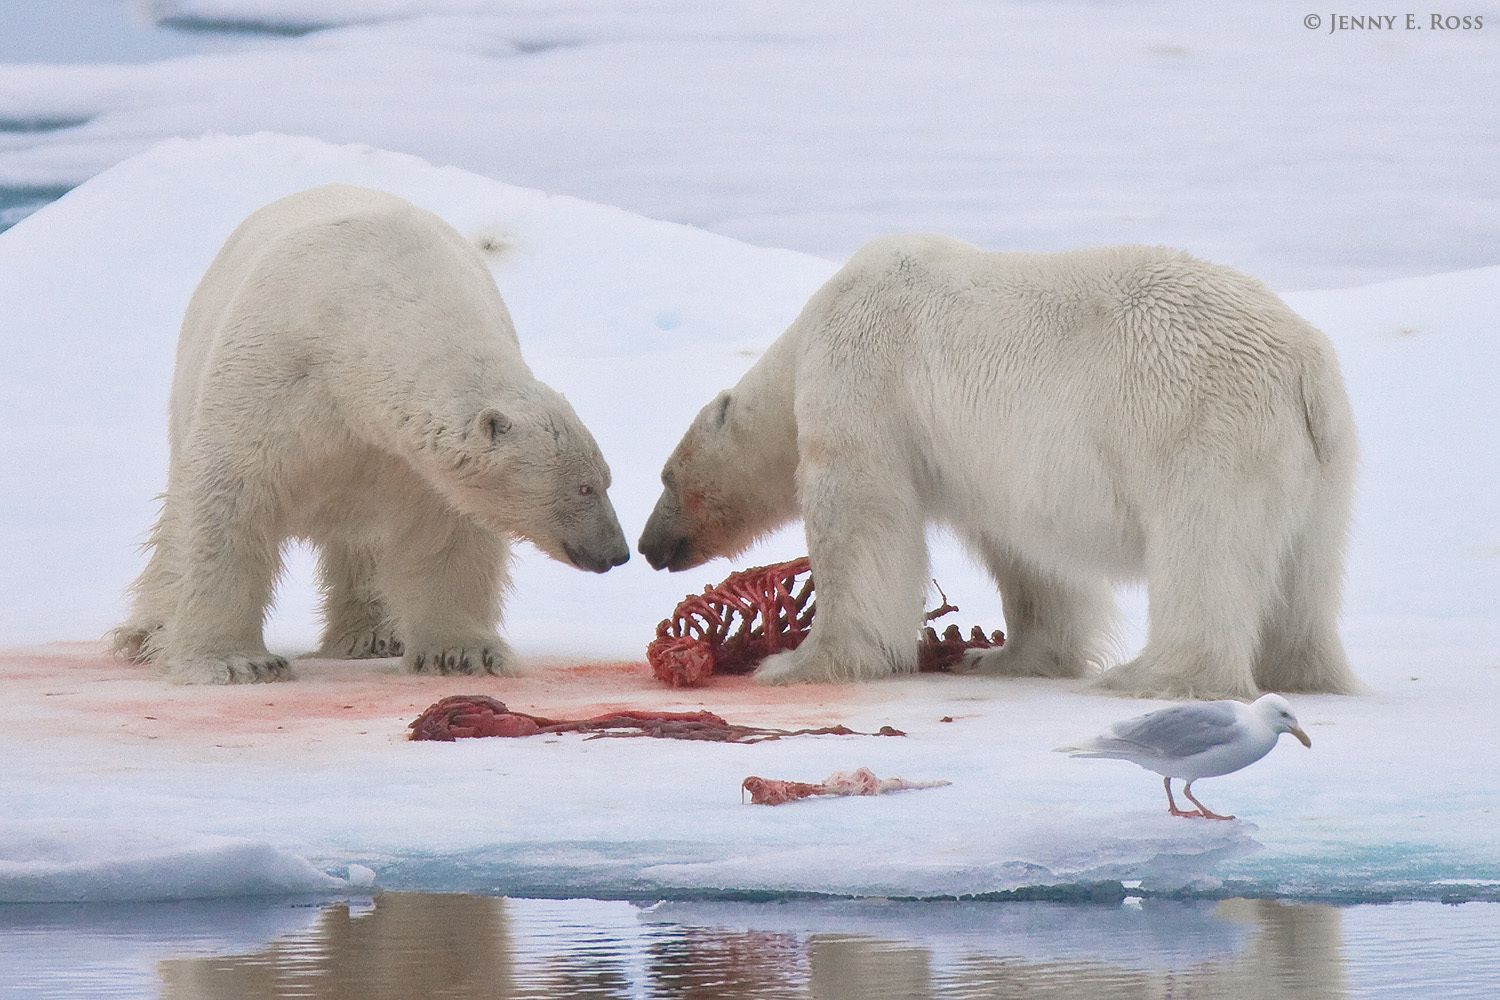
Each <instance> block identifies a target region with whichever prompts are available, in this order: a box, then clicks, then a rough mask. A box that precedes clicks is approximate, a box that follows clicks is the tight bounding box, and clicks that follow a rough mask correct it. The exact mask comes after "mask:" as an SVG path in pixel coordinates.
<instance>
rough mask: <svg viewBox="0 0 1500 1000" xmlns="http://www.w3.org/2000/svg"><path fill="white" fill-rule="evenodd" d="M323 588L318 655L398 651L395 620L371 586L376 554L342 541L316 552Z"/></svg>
mask: <svg viewBox="0 0 1500 1000" xmlns="http://www.w3.org/2000/svg"><path fill="white" fill-rule="evenodd" d="M318 580H319V583H320V585H321V587H322V589H323V640H322V643H321V644H320V646H319V649H318V655H319V656H323V657H328V658H330V659H366V658H370V657H380V656H400V655H401V654H402V652H403V647H402V644H401V640H400V639H398V638H397V637H396V623H395V620H394V618H393V617H392V616H391V613H390V610H389V609H388V608H387V607H386V605H385V601H384V600H382V599H381V597H380V594H379V592H378V591H377V590H376V587H375V554H374V553H373V552H372V551H370V550H369V549H367V548H365V547H363V546H358V545H350V544H347V543H343V542H337V541H335V542H328V543H325V544H324V545H322V546H320V548H319V553H318Z"/></svg>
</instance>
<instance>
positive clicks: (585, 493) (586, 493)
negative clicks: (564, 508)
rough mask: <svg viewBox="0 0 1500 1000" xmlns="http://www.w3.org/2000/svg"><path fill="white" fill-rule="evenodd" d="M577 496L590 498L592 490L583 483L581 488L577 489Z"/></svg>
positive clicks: (592, 493)
mask: <svg viewBox="0 0 1500 1000" xmlns="http://www.w3.org/2000/svg"><path fill="white" fill-rule="evenodd" d="M578 495H579V496H581V497H591V496H593V495H594V488H593V487H592V486H590V485H589V484H588V483H584V484H583V485H582V486H580V487H578Z"/></svg>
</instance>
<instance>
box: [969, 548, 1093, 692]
mask: <svg viewBox="0 0 1500 1000" xmlns="http://www.w3.org/2000/svg"><path fill="white" fill-rule="evenodd" d="M971 547H972V548H973V549H974V550H975V551H976V553H977V554H978V555H979V557H980V558H981V559H982V560H983V562H984V564H985V567H986V568H987V569H989V571H990V576H991V578H992V579H994V581H995V585H996V587H997V588H999V590H1000V601H1001V607H1002V610H1003V612H1004V615H1005V644H1004V645H1003V646H1001V647H1000V648H999V649H974V650H970V651H969V652H968V653H966V654H965V655H964V658H963V660H961V661H960V662H959V663H958V665H957V666H956V667H955V668H954V672H955V673H974V674H987V675H990V676H996V677H1058V678H1075V677H1084V676H1087V675H1088V674H1089V673H1090V672H1091V671H1093V670H1096V669H1097V668H1098V666H1099V665H1100V664H1101V663H1102V662H1103V659H1104V648H1105V645H1106V643H1107V639H1108V636H1109V633H1110V625H1111V622H1112V621H1113V619H1114V617H1115V614H1116V612H1115V605H1114V598H1113V596H1112V594H1111V593H1110V590H1109V587H1108V585H1107V584H1106V583H1105V582H1104V581H1103V580H1102V579H1101V580H1099V581H1096V582H1093V583H1085V582H1080V581H1077V580H1068V579H1064V578H1062V577H1059V576H1056V575H1054V574H1049V573H1044V572H1042V571H1041V570H1039V569H1037V568H1035V567H1034V566H1032V565H1030V564H1028V563H1026V562H1024V561H1023V560H1021V559H1019V558H1017V557H1015V556H1014V555H1012V554H1011V553H1009V552H1008V551H1006V550H1005V548H1004V547H1002V546H1000V545H998V544H996V543H994V542H991V541H988V540H986V541H982V542H979V543H971Z"/></svg>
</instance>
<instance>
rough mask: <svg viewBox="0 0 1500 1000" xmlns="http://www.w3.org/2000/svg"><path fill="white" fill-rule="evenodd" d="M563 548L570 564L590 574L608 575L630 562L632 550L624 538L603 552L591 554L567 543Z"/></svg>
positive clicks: (584, 549) (564, 543)
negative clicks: (614, 569) (612, 570)
mask: <svg viewBox="0 0 1500 1000" xmlns="http://www.w3.org/2000/svg"><path fill="white" fill-rule="evenodd" d="M562 548H563V553H564V554H566V555H567V557H568V561H569V562H570V563H572V564H573V565H574V566H577V567H578V568H579V569H584V570H588V571H589V572H590V573H608V572H609V571H610V570H611V569H613V568H614V567H616V566H623V565H624V564H625V563H627V562H629V561H630V549H629V548H628V547H627V546H626V545H625V539H624V538H621V539H620V540H619V542H618V544H612V545H610V546H609V548H608V549H607V550H605V551H603V552H590V551H589V550H588V549H586V548H581V547H578V546H574V545H569V544H568V543H567V542H563V547H562Z"/></svg>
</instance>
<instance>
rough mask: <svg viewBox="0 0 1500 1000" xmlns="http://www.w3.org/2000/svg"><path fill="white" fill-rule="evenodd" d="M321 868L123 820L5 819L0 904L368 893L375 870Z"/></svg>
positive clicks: (252, 846)
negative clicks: (336, 872)
mask: <svg viewBox="0 0 1500 1000" xmlns="http://www.w3.org/2000/svg"><path fill="white" fill-rule="evenodd" d="M348 872H349V877H348V878H347V879H341V878H337V877H335V876H332V875H329V874H327V873H325V872H322V871H319V870H318V869H316V868H314V867H313V866H312V865H310V864H308V862H307V861H306V860H304V859H303V858H300V857H297V856H296V855H294V854H289V853H288V852H286V851H283V850H278V849H277V848H274V847H272V846H270V845H269V844H264V843H257V842H255V841H251V840H244V839H242V838H237V837H214V836H200V835H187V836H172V835H171V834H169V833H166V832H165V831H163V830H162V829H160V828H150V827H145V828H142V829H140V830H130V829H128V828H124V827H122V826H121V825H120V824H117V823H109V824H102V823H79V824H76V825H72V824H70V825H68V826H66V827H62V828H57V827H54V826H52V825H49V824H35V823H32V824H28V823H15V822H10V821H0V902H6V903H118V902H143V901H150V900H168V899H214V898H218V897H223V896H280V895H287V894H292V893H309V894H314V893H321V894H326V893H329V892H333V891H339V890H345V889H355V890H362V891H363V890H368V889H370V888H371V887H372V886H373V884H374V881H373V873H372V872H371V871H370V870H369V869H368V868H365V867H363V866H361V865H350V866H348Z"/></svg>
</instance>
